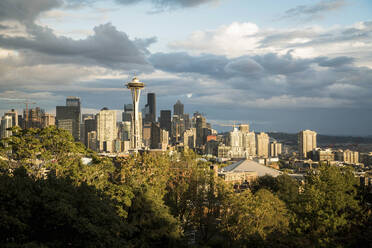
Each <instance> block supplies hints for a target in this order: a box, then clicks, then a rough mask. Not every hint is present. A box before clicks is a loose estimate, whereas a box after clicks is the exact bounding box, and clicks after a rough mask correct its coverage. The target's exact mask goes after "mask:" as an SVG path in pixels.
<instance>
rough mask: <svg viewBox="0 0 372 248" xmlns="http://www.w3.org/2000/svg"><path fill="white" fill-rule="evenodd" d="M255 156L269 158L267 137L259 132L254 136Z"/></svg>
mask: <svg viewBox="0 0 372 248" xmlns="http://www.w3.org/2000/svg"><path fill="white" fill-rule="evenodd" d="M256 147H257V156H259V157H264V158H267V157H268V156H269V135H267V133H264V132H261V133H259V134H257V135H256Z"/></svg>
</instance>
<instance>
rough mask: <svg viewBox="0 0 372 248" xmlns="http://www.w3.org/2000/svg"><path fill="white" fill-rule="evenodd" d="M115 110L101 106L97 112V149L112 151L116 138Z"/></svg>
mask: <svg viewBox="0 0 372 248" xmlns="http://www.w3.org/2000/svg"><path fill="white" fill-rule="evenodd" d="M117 133H118V132H117V129H116V110H108V109H107V108H103V109H102V110H101V111H100V112H99V113H98V114H97V148H98V150H99V151H104V152H113V151H114V143H115V142H114V141H115V140H116V139H117Z"/></svg>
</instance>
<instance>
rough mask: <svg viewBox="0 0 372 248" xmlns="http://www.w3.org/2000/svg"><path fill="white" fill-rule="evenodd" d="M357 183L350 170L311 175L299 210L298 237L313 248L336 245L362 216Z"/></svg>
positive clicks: (319, 171)
mask: <svg viewBox="0 0 372 248" xmlns="http://www.w3.org/2000/svg"><path fill="white" fill-rule="evenodd" d="M357 183H358V182H357V180H356V178H355V177H354V175H353V173H352V171H351V170H350V169H340V168H338V167H335V166H320V167H319V168H317V169H314V170H311V171H309V173H308V175H307V176H306V180H305V186H304V191H303V192H302V193H301V194H300V195H299V199H298V203H297V206H296V208H295V212H296V215H297V217H296V220H295V223H294V226H295V230H296V233H297V234H298V235H302V236H303V237H304V238H305V239H307V241H306V242H307V243H309V244H310V246H333V245H336V243H337V239H338V237H339V234H340V233H342V232H345V231H351V227H352V225H353V223H355V221H356V219H355V218H354V217H355V216H357V213H358V212H360V206H359V201H358V200H357V198H356V197H357Z"/></svg>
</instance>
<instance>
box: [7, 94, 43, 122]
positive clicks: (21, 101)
mask: <svg viewBox="0 0 372 248" xmlns="http://www.w3.org/2000/svg"><path fill="white" fill-rule="evenodd" d="M0 101H9V102H15V103H17V104H24V105H25V107H26V115H25V121H24V127H25V128H27V126H26V123H27V122H28V106H29V105H30V104H36V102H31V101H29V100H28V99H18V98H4V97H0Z"/></svg>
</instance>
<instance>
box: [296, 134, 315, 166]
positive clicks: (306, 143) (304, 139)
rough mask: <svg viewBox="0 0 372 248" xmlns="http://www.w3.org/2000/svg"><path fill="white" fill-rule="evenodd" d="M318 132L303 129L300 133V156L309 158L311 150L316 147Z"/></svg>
mask: <svg viewBox="0 0 372 248" xmlns="http://www.w3.org/2000/svg"><path fill="white" fill-rule="evenodd" d="M316 135H317V133H316V132H314V131H311V130H303V131H301V132H299V133H298V152H299V155H300V158H303V159H305V158H308V156H309V152H311V151H312V150H313V149H315V148H316Z"/></svg>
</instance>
